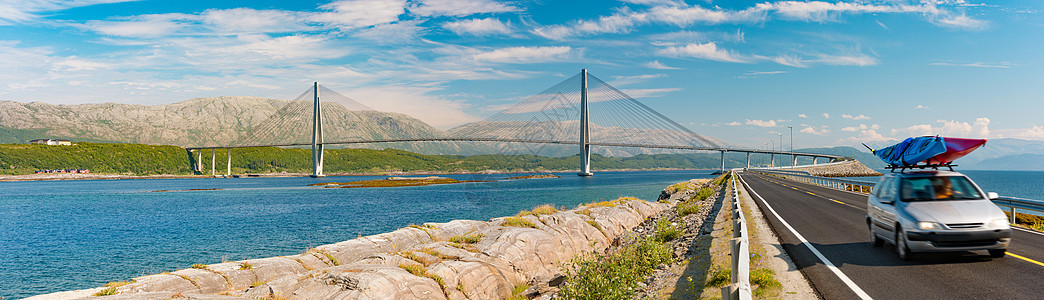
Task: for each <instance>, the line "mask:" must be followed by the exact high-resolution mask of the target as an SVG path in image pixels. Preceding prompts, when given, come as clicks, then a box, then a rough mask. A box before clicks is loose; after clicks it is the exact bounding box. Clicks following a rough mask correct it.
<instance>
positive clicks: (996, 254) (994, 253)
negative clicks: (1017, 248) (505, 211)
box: [989, 249, 1008, 258]
mask: <svg viewBox="0 0 1044 300" xmlns="http://www.w3.org/2000/svg"><path fill="white" fill-rule="evenodd" d="M989 251H990V257H992V258H1001V257H1004V254H1005V253H1008V250H1007V249H990V250H989Z"/></svg>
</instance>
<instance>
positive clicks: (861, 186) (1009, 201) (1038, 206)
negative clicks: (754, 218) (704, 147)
mask: <svg viewBox="0 0 1044 300" xmlns="http://www.w3.org/2000/svg"><path fill="white" fill-rule="evenodd" d="M748 171H751V172H758V173H763V174H769V175H774V176H780V177H784V178H786V179H790V180H796V181H801V182H807V183H811V184H815V185H820V186H825V187H829V188H833V189H838V190H846V191H852V192H859V193H871V192H873V189H874V185H875V184H877V183H876V182H870V181H863V180H854V179H843V178H831V177H820V176H812V175H810V174H809V173H808V172H802V171H782V170H766V169H749V170H748ZM802 173H804V174H802ZM992 201H993V204H996V205H997V206H1002V207H1005V208H1007V210H1008V213H1009V215H1008V217H1009V218H1010V220H1009V222H1011V223H1012V224H1015V216H1016V215H1017V214H1018V210H1028V211H1035V212H1038V213H1039V214H1040V215H1044V201H1041V200H1033V199H1023V198H1016V197H1003V196H1002V197H1000V198H997V199H993V200H992Z"/></svg>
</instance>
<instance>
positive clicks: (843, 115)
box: [841, 114, 870, 120]
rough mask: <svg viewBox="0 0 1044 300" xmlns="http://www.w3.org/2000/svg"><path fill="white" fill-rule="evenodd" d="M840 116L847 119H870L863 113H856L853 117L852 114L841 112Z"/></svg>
mask: <svg viewBox="0 0 1044 300" xmlns="http://www.w3.org/2000/svg"><path fill="white" fill-rule="evenodd" d="M841 117H842V118H845V119H849V120H869V119H870V117H867V116H865V115H858V116H854V117H853V116H852V115H845V114H842V115H841Z"/></svg>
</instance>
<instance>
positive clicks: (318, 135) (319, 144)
mask: <svg viewBox="0 0 1044 300" xmlns="http://www.w3.org/2000/svg"><path fill="white" fill-rule="evenodd" d="M312 88H313V91H312V95H314V96H315V101H314V103H315V104H313V105H314V107H313V108H312V175H310V176H311V177H313V178H315V177H324V176H326V175H323V110H322V108H321V107H320V106H319V82H316V83H315V84H314V85H313V86H312Z"/></svg>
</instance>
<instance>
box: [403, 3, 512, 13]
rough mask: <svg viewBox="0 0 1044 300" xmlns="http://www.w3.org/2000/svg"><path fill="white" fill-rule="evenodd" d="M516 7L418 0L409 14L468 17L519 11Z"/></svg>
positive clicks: (496, 4) (411, 6)
mask: <svg viewBox="0 0 1044 300" xmlns="http://www.w3.org/2000/svg"><path fill="white" fill-rule="evenodd" d="M520 10H521V9H519V8H518V7H514V6H511V5H507V4H502V3H499V2H497V1H493V0H420V1H415V2H414V3H413V4H412V5H410V12H411V13H413V14H415V15H418V16H425V17H427V16H458V17H459V16H468V15H473V14H483V13H504V12H515V11H520Z"/></svg>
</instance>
